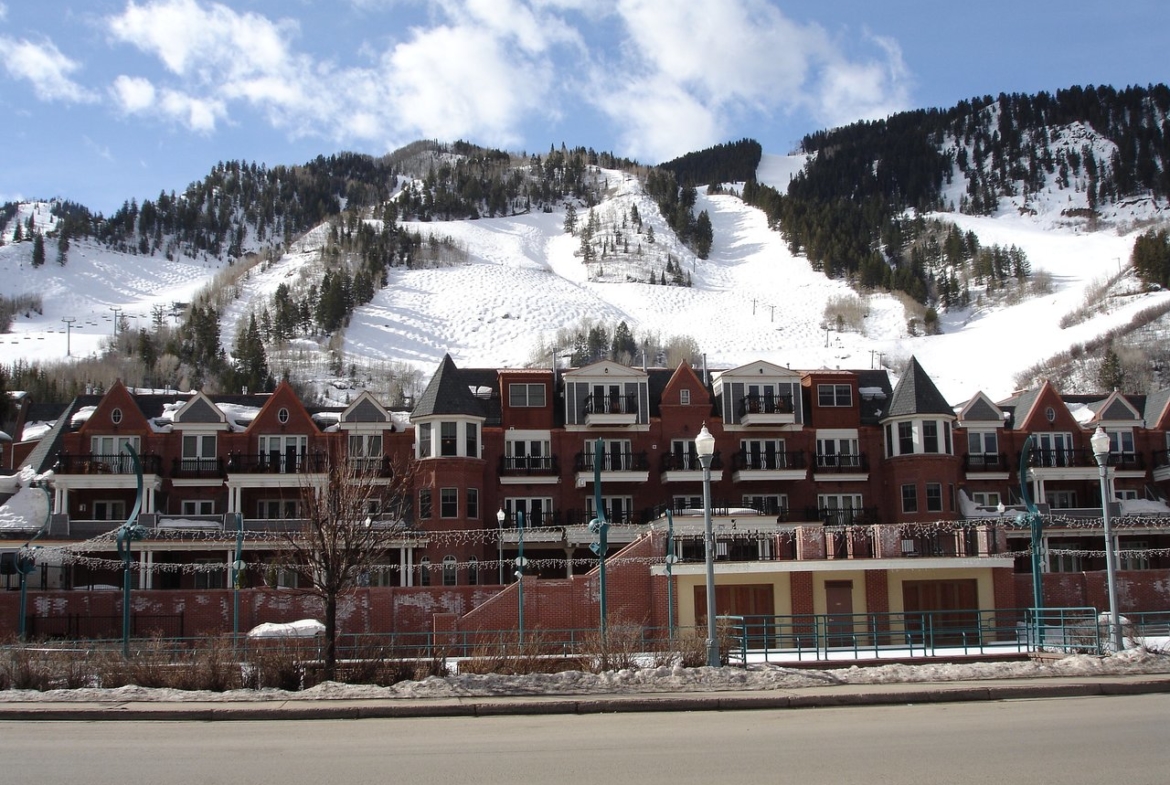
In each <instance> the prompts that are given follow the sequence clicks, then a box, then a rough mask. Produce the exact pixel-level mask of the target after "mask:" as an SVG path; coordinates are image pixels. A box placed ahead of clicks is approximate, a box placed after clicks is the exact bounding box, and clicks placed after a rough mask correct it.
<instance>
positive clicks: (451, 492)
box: [439, 488, 459, 518]
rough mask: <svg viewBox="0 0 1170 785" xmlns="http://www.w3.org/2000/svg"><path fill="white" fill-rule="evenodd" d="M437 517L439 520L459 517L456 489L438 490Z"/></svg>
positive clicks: (457, 491) (457, 490)
mask: <svg viewBox="0 0 1170 785" xmlns="http://www.w3.org/2000/svg"><path fill="white" fill-rule="evenodd" d="M439 517H440V518H458V517H459V489H458V488H440V489H439Z"/></svg>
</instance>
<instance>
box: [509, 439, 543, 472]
mask: <svg viewBox="0 0 1170 785" xmlns="http://www.w3.org/2000/svg"><path fill="white" fill-rule="evenodd" d="M549 445H550V442H549V440H548V439H508V440H507V441H505V443H504V455H505V456H506V460H507V467H508V468H510V469H519V470H521V471H524V470H538V469H551V468H552V449H551V448H550V446H549Z"/></svg>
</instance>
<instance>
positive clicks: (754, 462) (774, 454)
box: [739, 439, 788, 470]
mask: <svg viewBox="0 0 1170 785" xmlns="http://www.w3.org/2000/svg"><path fill="white" fill-rule="evenodd" d="M739 448H740V450H741V451H742V452H743V468H745V469H754V470H761V469H764V470H774V469H784V468H787V466H788V461H787V458H788V456H787V454H786V453H785V452H784V440H783V439H744V440H743V441H741V442H740V443H739Z"/></svg>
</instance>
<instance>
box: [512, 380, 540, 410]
mask: <svg viewBox="0 0 1170 785" xmlns="http://www.w3.org/2000/svg"><path fill="white" fill-rule="evenodd" d="M545 402H546V395H545V386H544V385H543V384H509V385H508V405H509V406H511V407H512V408H514V409H521V408H529V409H536V408H542V407H543V406H544V405H545Z"/></svg>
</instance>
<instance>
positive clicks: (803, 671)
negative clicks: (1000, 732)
mask: <svg viewBox="0 0 1170 785" xmlns="http://www.w3.org/2000/svg"><path fill="white" fill-rule="evenodd" d="M1161 673H1170V657H1166V656H1159V655H1156V654H1151V653H1150V652H1148V651H1145V650H1141V649H1130V650H1128V651H1126V652H1125V653H1123V654H1120V655H1116V656H1110V657H1093V656H1088V655H1076V656H1071V657H1065V658H1064V659H1061V660H1057V661H1055V662H1048V663H1042V662H1031V661H1023V662H999V663H989V662H974V663H942V662H940V663H924V664H914V665H905V664H899V665H882V666H877V667H865V668H862V667H856V666H855V667H848V668H839V669H813V668H786V667H781V666H777V665H751V666H748V667H747V668H707V667H702V668H682V667H679V666H674V667H670V666H664V667H659V668H646V669H641V670H618V671H609V672H605V673H585V672H583V671H565V672H563V673H541V674H530V675H525V676H496V675H459V676H447V677H443V678H439V677H431V678H427V679H423V680H422V681H405V682H399V683H398V684H395V685H393V686H390V687H376V686H371V685H360V684H339V683H336V682H326V683H324V684H319V685H317V686H316V687H313V688H312V689H308V690H305V691H303V692H287V691H284V690H271V689H267V690H231V691H228V692H208V691H192V692H184V691H182V690H173V689H148V688H144V687H137V686H128V687H119V688H117V689H77V690H49V691H46V692H34V691H31V690H6V691H0V701H4V702H10V703H20V702H29V701H44V702H51V701H58V702H87V701H130V700H133V701H144V702H170V701H210V702H257V701H277V700H279V701H297V700H373V699H380V700H394V699H427V698H434V699H441V698H463V697H493V696H494V697H500V696H523V695H614V694H618V695H630V694H641V693H648V694H654V693H658V694H665V693H699V692H727V691H732V690H735V691H767V690H789V689H799V688H802V687H825V686H832V685H845V684H854V685H865V684H928V683H940V682H958V681H982V680H989V679H1035V678H1046V677H1097V676H1123V675H1140V674H1161Z"/></svg>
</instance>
